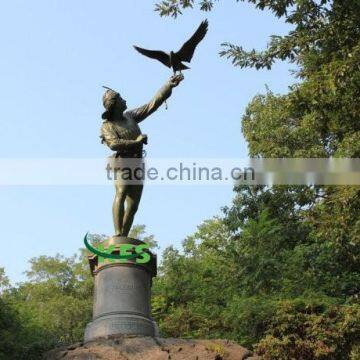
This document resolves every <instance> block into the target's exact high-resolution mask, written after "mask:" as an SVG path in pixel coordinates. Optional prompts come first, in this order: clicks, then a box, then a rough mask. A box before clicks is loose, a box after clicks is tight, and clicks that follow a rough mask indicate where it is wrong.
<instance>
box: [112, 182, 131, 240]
mask: <svg viewBox="0 0 360 360" xmlns="http://www.w3.org/2000/svg"><path fill="white" fill-rule="evenodd" d="M128 186H129V185H128ZM115 191H116V192H115V198H114V202H113V208H112V213H113V220H114V227H115V235H116V236H120V235H121V233H122V229H123V220H124V203H125V199H126V192H127V186H126V185H123V184H119V183H116V182H115Z"/></svg>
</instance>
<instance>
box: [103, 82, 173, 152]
mask: <svg viewBox="0 0 360 360" xmlns="http://www.w3.org/2000/svg"><path fill="white" fill-rule="evenodd" d="M171 91H172V87H171V85H170V83H169V82H167V83H166V84H165V85H164V86H163V87H162V88H161V89H160V90H159V91H158V92H157V94H156V95H155V96H154V98H153V99H152V100H151V101H150V102H149V103H148V104H145V105H143V106H140V107H139V108H136V109H133V110H129V111H126V112H124V114H123V119H121V120H116V121H109V120H105V121H104V122H103V125H102V127H101V136H100V137H101V139H102V142H103V143H106V145H107V146H108V147H109V148H110V149H111V150H114V151H116V155H115V157H121V158H134V157H135V158H140V157H142V148H143V144H139V143H137V142H135V140H136V138H137V137H138V136H139V135H141V130H140V128H139V125H138V123H139V122H141V121H142V120H144V119H145V118H147V117H148V116H149V115H151V114H152V113H153V112H154V111H156V110H157V109H158V107H159V106H160V105H161V104H162V103H163V102H164V101H165V100H166V99H167V98H168V97H169V96H170V95H171Z"/></svg>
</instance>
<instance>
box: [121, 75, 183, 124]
mask: <svg viewBox="0 0 360 360" xmlns="http://www.w3.org/2000/svg"><path fill="white" fill-rule="evenodd" d="M183 79H184V77H183V75H176V76H172V77H171V78H170V79H169V80H168V81H167V82H166V83H165V85H163V86H162V87H161V89H160V90H159V91H158V92H157V93H156V95H155V96H154V97H153V98H152V99H151V101H150V102H149V103H147V104H145V105H143V106H140V107H138V108H136V109H133V110H130V111H128V112H127V114H129V115H130V116H131V117H132V118H133V119H134V120H135V121H136V122H138V123H139V122H140V121H143V120H144V119H146V118H147V117H148V116H149V115H151V114H152V113H153V112H154V111H156V110H157V109H158V108H159V107H160V106H161V105H162V104H163V103H164V101H165V100H166V99H168V98H169V97H170V96H171V93H172V88H173V87H175V86H177V85H179V83H180V81H182V80H183Z"/></svg>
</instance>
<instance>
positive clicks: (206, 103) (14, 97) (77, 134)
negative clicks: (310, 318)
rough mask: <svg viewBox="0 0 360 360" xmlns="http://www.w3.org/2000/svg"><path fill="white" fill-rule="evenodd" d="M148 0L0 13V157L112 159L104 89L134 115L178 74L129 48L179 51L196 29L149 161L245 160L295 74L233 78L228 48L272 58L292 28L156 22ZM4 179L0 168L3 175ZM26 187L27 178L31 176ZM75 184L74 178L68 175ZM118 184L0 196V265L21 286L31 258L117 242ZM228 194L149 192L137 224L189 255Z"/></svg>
mask: <svg viewBox="0 0 360 360" xmlns="http://www.w3.org/2000/svg"><path fill="white" fill-rule="evenodd" d="M153 10H154V2H153V1H152V0H131V1H118V0H103V1H101V2H100V1H95V0H87V1H84V0H79V1H64V0H46V1H45V0H42V1H41V0H34V1H28V0H12V1H6V2H2V3H1V5H0V42H1V56H0V79H1V87H0V99H1V100H0V101H1V106H0V125H1V130H0V158H2V159H4V158H6V159H23V158H30V159H36V158H71V159H76V158H105V157H106V156H108V155H109V154H110V150H109V149H107V148H106V147H105V146H104V145H102V144H101V143H100V141H99V131H100V126H101V113H102V111H103V108H102V101H101V98H102V94H103V91H104V89H103V88H102V85H107V86H110V87H112V88H115V89H117V90H118V91H119V92H120V93H121V95H122V96H123V97H124V98H125V99H126V100H127V103H128V106H129V108H132V107H136V106H139V105H142V104H143V103H146V102H147V101H148V100H150V98H151V97H152V96H153V95H154V94H155V92H156V91H157V90H158V88H160V87H161V85H162V84H163V83H164V82H165V81H166V80H167V79H168V78H169V76H170V75H171V71H170V70H169V69H167V68H165V67H164V66H163V65H162V64H160V63H158V62H156V61H154V60H151V59H147V58H145V57H143V56H142V55H140V54H138V53H137V52H136V51H134V49H133V48H132V45H134V44H136V45H139V46H142V47H145V48H150V49H151V48H153V49H154V48H155V49H163V50H167V51H168V50H177V49H178V48H179V47H180V46H181V45H182V43H183V42H184V41H185V40H186V39H187V38H188V37H189V36H190V35H191V34H192V33H193V31H194V30H195V29H196V28H197V26H198V25H199V23H200V22H201V21H202V20H203V19H204V18H208V20H209V32H208V34H207V36H206V38H205V40H204V41H203V42H202V43H201V44H200V45H199V47H198V49H197V50H196V53H195V56H194V58H193V61H192V62H191V65H190V67H191V70H189V71H187V72H185V79H184V81H183V82H182V83H181V84H180V85H179V87H177V88H176V89H174V91H173V94H172V97H171V98H170V99H169V100H168V109H167V110H166V109H165V107H164V106H163V107H161V108H160V109H159V110H158V111H157V112H156V113H154V114H153V115H152V116H151V117H149V118H148V119H146V120H145V121H144V122H143V123H141V129H142V131H143V133H145V134H148V136H149V145H148V146H147V149H146V150H147V156H151V157H153V158H178V159H179V158H184V159H186V158H219V159H227V158H232V159H233V158H245V157H247V145H246V142H245V140H244V138H243V137H242V135H241V116H242V114H243V113H244V110H245V108H246V105H247V104H248V103H249V102H250V101H251V99H252V98H253V97H254V96H255V95H257V94H259V93H264V92H265V87H266V86H268V87H269V88H270V89H271V90H272V91H274V92H276V93H284V92H286V91H287V89H288V86H289V85H290V84H292V83H293V82H294V79H293V77H292V76H291V74H290V71H289V70H290V69H291V66H289V64H286V63H277V64H276V65H275V66H274V67H273V69H272V70H271V71H267V70H262V71H256V70H252V69H240V68H234V67H233V66H232V65H231V62H230V61H227V60H226V59H224V58H220V57H219V56H218V52H219V51H220V49H221V47H220V44H221V43H223V42H225V41H226V42H232V43H235V44H238V45H242V46H243V47H245V48H246V49H250V48H256V49H264V48H265V46H266V44H267V42H268V41H269V36H270V35H272V34H280V35H282V34H286V33H287V32H288V31H289V26H288V25H286V24H284V23H283V22H282V21H281V20H279V19H277V18H276V17H275V16H273V15H272V14H271V13H269V12H262V11H259V10H256V9H255V8H254V7H253V5H249V4H247V3H242V2H240V3H237V2H235V1H222V2H219V4H217V5H216V6H215V9H214V11H213V12H211V13H203V12H200V11H198V10H194V11H186V12H184V15H183V16H181V17H179V18H178V19H176V20H174V19H172V18H160V17H159V15H158V14H157V13H155V12H154V11H153ZM0 174H1V169H0ZM23 176H24V177H26V172H25V173H24V174H23ZM69 176H71V174H69ZM113 195H114V189H113V188H112V186H2V187H1V186H0V225H1V230H0V239H1V244H2V250H1V251H0V267H4V268H5V272H6V274H7V275H8V276H9V277H10V280H11V281H12V282H13V284H15V283H17V282H20V281H23V280H24V279H25V275H24V271H25V270H27V269H28V267H29V264H28V260H29V259H30V258H32V257H37V256H40V255H48V256H54V255H56V254H57V253H59V254H63V255H65V256H71V255H73V254H75V253H76V252H77V251H78V249H79V248H80V247H82V245H83V243H82V241H83V237H84V234H85V233H86V232H87V231H90V232H92V233H101V234H109V235H112V234H113V225H112V216H111V204H112V200H113ZM232 198H233V190H232V186H231V185H229V184H227V185H223V186H219V185H213V186H210V185H201V186H200V185H194V186H192V185H190V186H189V185H188V186H181V185H176V186H175V185H157V186H155V185H154V186H148V187H145V189H144V193H143V197H142V200H141V204H140V207H139V210H138V213H137V215H136V218H135V222H134V223H135V224H145V225H146V228H147V231H148V233H150V234H154V235H155V237H156V239H157V241H158V242H159V245H160V251H159V252H160V253H161V251H162V250H163V249H165V248H166V247H167V246H170V245H174V246H175V247H177V248H181V242H182V241H183V240H184V239H185V238H186V236H188V235H190V234H192V233H193V232H194V231H196V228H197V226H198V225H200V224H201V222H202V221H204V220H206V219H209V218H211V217H213V216H216V215H220V214H221V208H222V207H223V206H226V205H229V204H230V203H231V200H232Z"/></svg>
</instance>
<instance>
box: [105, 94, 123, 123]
mask: <svg viewBox="0 0 360 360" xmlns="http://www.w3.org/2000/svg"><path fill="white" fill-rule="evenodd" d="M106 89H107V90H106V91H105V93H104V95H103V105H104V108H105V109H106V111H105V112H104V113H103V114H102V118H103V119H107V120H109V119H110V117H111V116H112V115H114V114H118V115H122V113H123V112H124V111H125V110H126V109H127V105H126V101H125V100H124V99H123V98H122V97H121V96H120V94H119V93H118V92H117V91H115V90H112V89H110V88H106Z"/></svg>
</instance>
